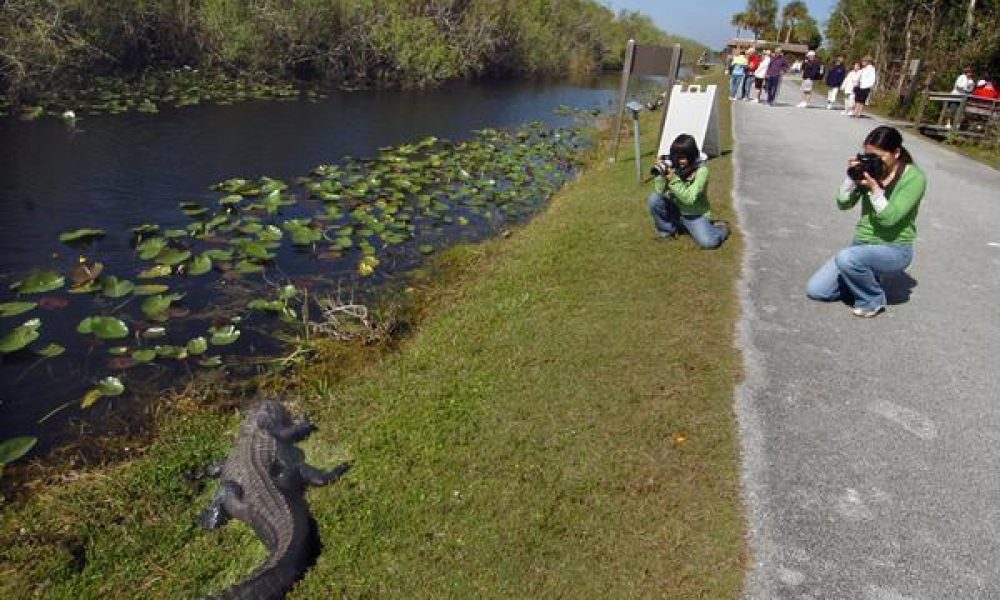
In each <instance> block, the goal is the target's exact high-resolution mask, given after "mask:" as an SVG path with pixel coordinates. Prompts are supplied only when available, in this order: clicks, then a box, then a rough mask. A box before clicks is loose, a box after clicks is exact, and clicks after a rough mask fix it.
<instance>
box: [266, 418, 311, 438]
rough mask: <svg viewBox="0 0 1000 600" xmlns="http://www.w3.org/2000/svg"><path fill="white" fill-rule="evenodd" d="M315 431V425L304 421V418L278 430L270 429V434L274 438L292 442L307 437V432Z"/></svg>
mask: <svg viewBox="0 0 1000 600" xmlns="http://www.w3.org/2000/svg"><path fill="white" fill-rule="evenodd" d="M314 431H316V426H315V425H313V424H312V423H310V422H309V421H306V420H305V419H300V420H298V421H295V422H294V423H292V424H291V425H289V426H288V427H284V428H282V429H278V430H271V435H273V436H274V437H275V439H277V440H279V441H282V442H289V443H292V444H294V443H295V442H301V441H302V440H304V439H306V438H307V437H309V434H311V433H312V432H314Z"/></svg>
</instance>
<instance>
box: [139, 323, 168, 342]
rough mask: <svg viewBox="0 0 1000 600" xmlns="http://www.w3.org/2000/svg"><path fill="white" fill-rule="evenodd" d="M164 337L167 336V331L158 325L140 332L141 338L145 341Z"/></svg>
mask: <svg viewBox="0 0 1000 600" xmlns="http://www.w3.org/2000/svg"><path fill="white" fill-rule="evenodd" d="M165 335H167V329H166V328H165V327H162V326H159V325H154V326H153V327H148V328H146V329H145V330H144V331H143V332H142V337H143V338H145V339H147V340H155V339H156V338H161V337H163V336H165Z"/></svg>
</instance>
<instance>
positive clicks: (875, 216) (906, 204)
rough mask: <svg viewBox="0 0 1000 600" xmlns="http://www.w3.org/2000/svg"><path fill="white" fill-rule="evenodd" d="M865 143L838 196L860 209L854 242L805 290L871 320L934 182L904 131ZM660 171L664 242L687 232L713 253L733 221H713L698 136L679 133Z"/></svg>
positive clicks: (906, 260)
mask: <svg viewBox="0 0 1000 600" xmlns="http://www.w3.org/2000/svg"><path fill="white" fill-rule="evenodd" d="M863 147H864V154H859V155H857V156H855V157H852V158H850V159H849V160H848V163H847V164H848V176H847V177H846V178H845V180H844V182H843V183H842V184H841V186H840V189H839V190H838V191H837V194H836V205H837V207H838V208H839V209H841V210H850V209H852V208H854V207H855V206H858V205H860V207H861V215H860V217H859V219H858V222H857V224H856V226H855V230H854V239H853V240H852V242H851V244H850V245H849V246H847V247H846V248H843V249H842V250H840V251H838V252H837V253H836V254H835V255H834V256H833V257H832V258H830V260H829V261H827V262H826V263H825V264H824V265H823V266H822V267H820V269H819V270H818V271H816V273H815V274H814V275H813V276H812V277H811V278H810V279H809V281H808V283H807V284H806V295H807V296H808V297H810V298H812V299H814V300H820V301H835V300H841V299H844V300H847V301H849V303H850V304H851V305H852V306H851V308H852V313H853V314H854V315H855V316H857V317H865V318H867V317H874V316H877V315H879V314H881V313H882V312H883V311H884V310H885V306H886V303H887V298H886V293H885V290H884V289H883V287H882V278H883V277H884V276H885V275H888V274H893V273H899V272H902V271H903V270H904V269H906V268H907V267H908V266H909V265H910V263H911V262H912V260H913V241H914V239H915V237H916V218H917V211H918V209H919V207H920V202H921V200H922V199H923V196H924V191H925V189H926V186H927V182H926V178H925V176H924V173H923V171H922V170H921V169H920V168H918V167H917V166H916V164H914V161H913V157H912V156H911V155H910V153H909V152H908V151H907V150H906V148H905V147H904V146H903V136H902V135H901V134H900V132H899V131H898V130H897V129H895V128H893V127H888V126H880V127H876V128H875V129H874V130H872V131H871V132H870V133H869V134H868V135H867V137H866V138H865V140H864V142H863ZM872 165H876V166H875V167H873V166H872ZM653 172H654V173H656V177H655V178H654V180H653V192H652V193H651V194H650V196H649V198H648V201H647V205H648V209H649V213H650V215H651V216H652V219H653V226H654V228H655V230H656V233H657V236H658V238H659V239H662V240H674V239H677V237H678V235H679V234H681V233H688V234H690V236H691V238H692V239H693V240H694V242H695V244H697V245H698V247H700V248H702V249H706V250H708V249H713V248H718V247H719V246H721V245H722V243H723V242H725V241H726V239H728V237H729V233H730V231H729V226H728V225H727V224H726V223H725V222H723V221H716V220H713V219H712V212H711V207H710V205H709V200H708V180H709V169H708V165H707V164H706V158H705V156H704V155H702V154H701V153H700V152H699V150H698V144H697V141H696V140H695V139H694V138H693V137H692V136H690V135H687V134H682V135H679V136H677V138H676V139H674V141H673V143H672V144H671V145H670V154H669V155H667V156H661V157H659V159H658V160H657V162H656V166H655V167H654V169H653Z"/></svg>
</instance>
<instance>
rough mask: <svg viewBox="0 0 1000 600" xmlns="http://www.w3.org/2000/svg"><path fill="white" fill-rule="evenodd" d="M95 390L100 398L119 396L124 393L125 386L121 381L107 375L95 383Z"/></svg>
mask: <svg viewBox="0 0 1000 600" xmlns="http://www.w3.org/2000/svg"><path fill="white" fill-rule="evenodd" d="M97 389H98V390H100V392H101V395H102V396H121V395H122V394H123V393H124V392H125V385H124V384H122V381H121V379H118V378H117V377H114V376H111V375H109V376H108V377H105V378H104V379H102V380H100V381H98V382H97Z"/></svg>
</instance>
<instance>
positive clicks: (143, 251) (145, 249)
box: [136, 237, 167, 260]
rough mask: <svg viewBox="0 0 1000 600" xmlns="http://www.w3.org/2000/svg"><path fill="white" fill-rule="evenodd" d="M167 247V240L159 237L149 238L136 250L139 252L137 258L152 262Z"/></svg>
mask: <svg viewBox="0 0 1000 600" xmlns="http://www.w3.org/2000/svg"><path fill="white" fill-rule="evenodd" d="M166 247H167V240H165V239H163V238H161V237H151V238H149V239H146V240H143V241H142V242H141V243H140V244H139V245H138V246H136V250H138V251H139V258H141V259H142V260H152V259H154V258H156V257H157V256H158V255H159V254H160V252H163V249H164V248H166Z"/></svg>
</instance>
